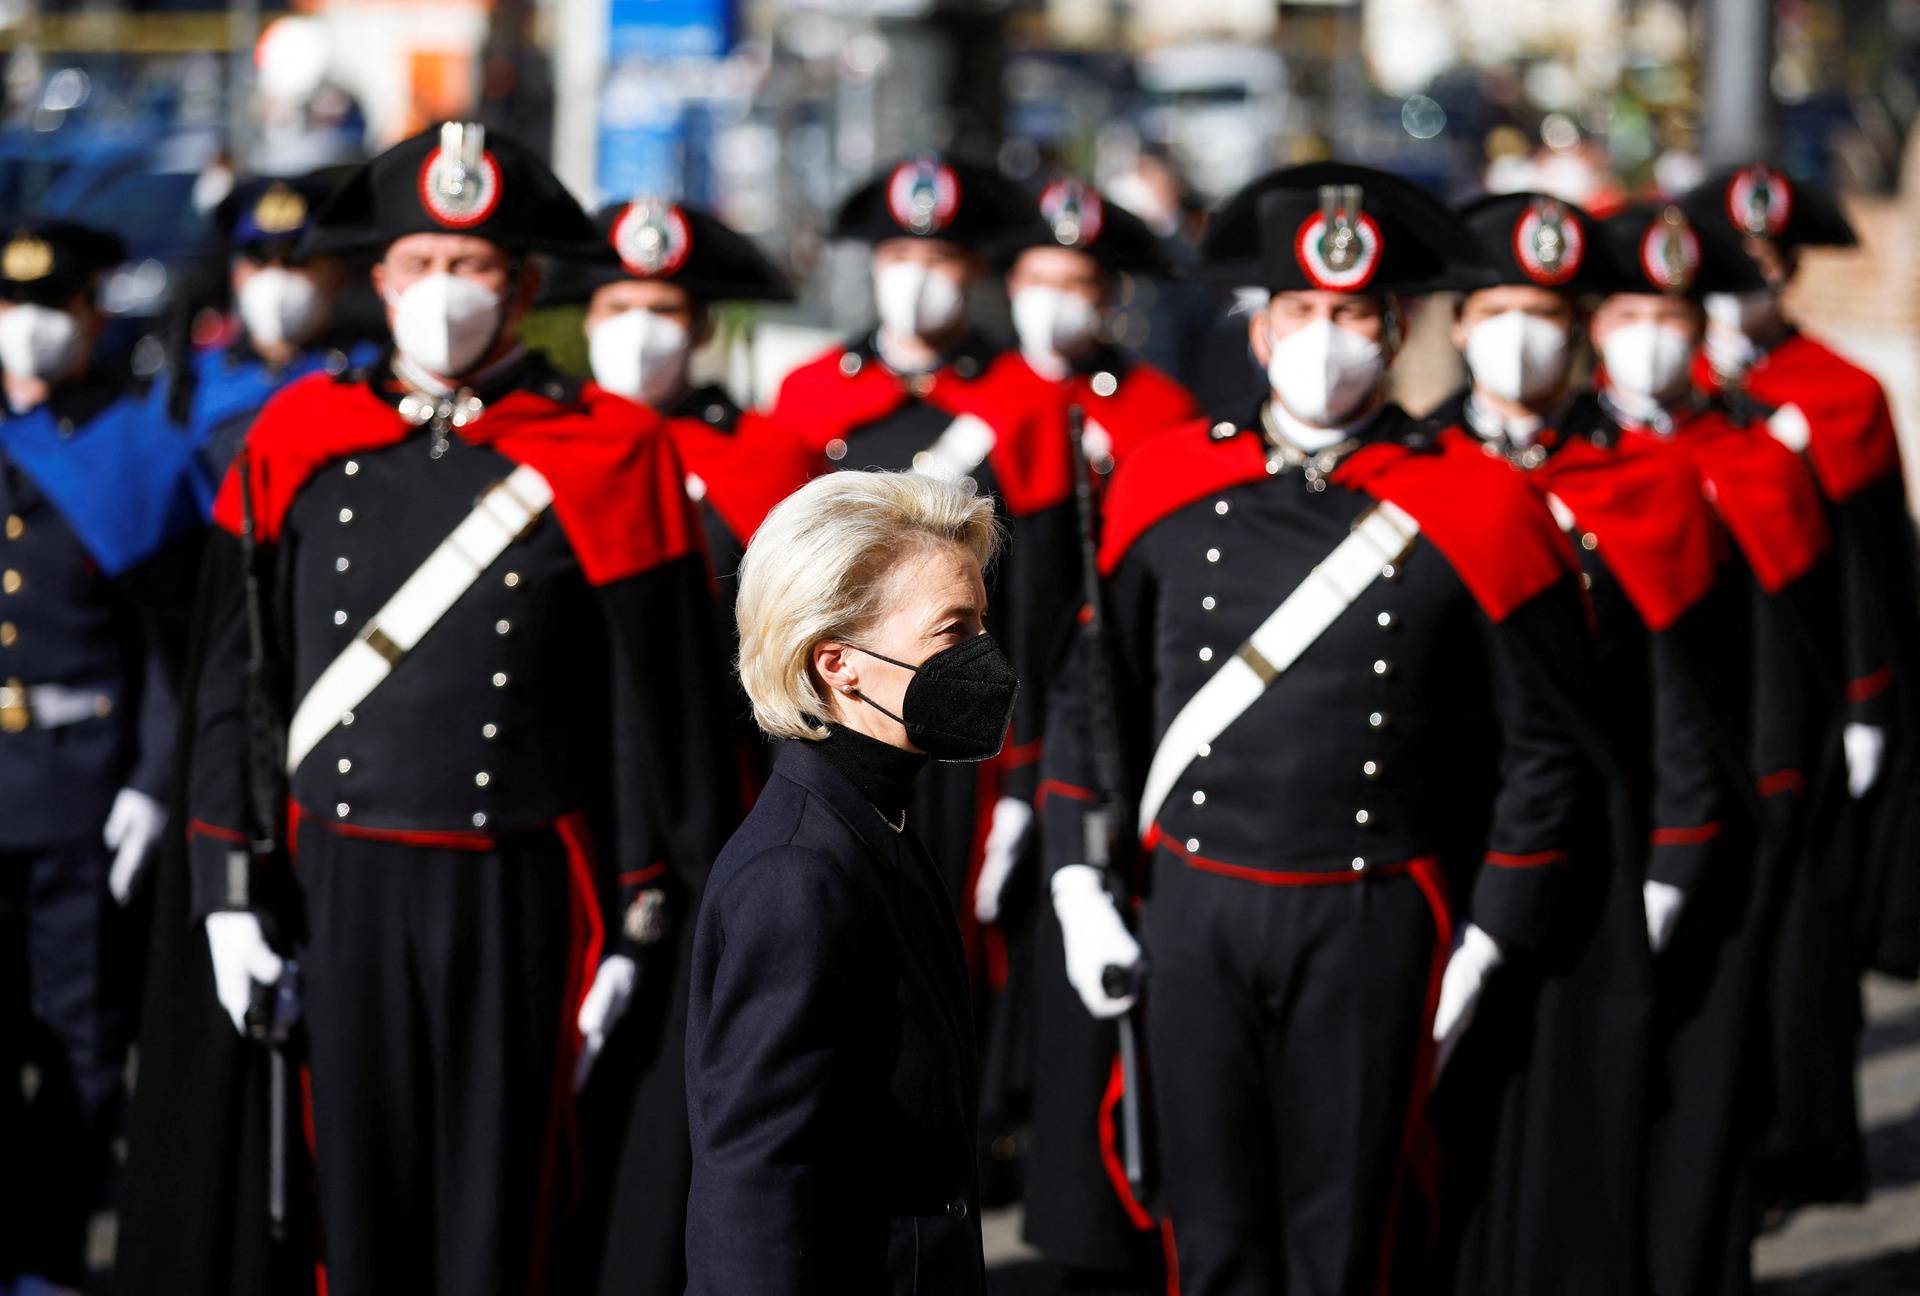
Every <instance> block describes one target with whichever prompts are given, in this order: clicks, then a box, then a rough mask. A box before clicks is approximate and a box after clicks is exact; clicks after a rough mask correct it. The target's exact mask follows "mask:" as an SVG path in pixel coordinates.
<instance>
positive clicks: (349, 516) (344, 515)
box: [340, 508, 353, 526]
mask: <svg viewBox="0 0 1920 1296" xmlns="http://www.w3.org/2000/svg"><path fill="white" fill-rule="evenodd" d="M351 521H353V510H352V509H350V508H343V509H341V510H340V525H341V526H345V525H346V524H347V523H349V522H351Z"/></svg>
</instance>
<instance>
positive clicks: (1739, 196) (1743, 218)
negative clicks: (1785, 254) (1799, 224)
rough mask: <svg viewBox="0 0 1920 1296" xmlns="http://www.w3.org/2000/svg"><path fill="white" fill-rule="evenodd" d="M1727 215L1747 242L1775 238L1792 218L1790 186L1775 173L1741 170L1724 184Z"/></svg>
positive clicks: (1760, 169) (1743, 168)
mask: <svg viewBox="0 0 1920 1296" xmlns="http://www.w3.org/2000/svg"><path fill="white" fill-rule="evenodd" d="M1727 215H1728V216H1730V217H1732V218H1733V227H1734V228H1735V229H1737V230H1739V231H1740V232H1741V233H1742V234H1745V235H1747V236H1748V237H1749V238H1767V239H1771V238H1779V237H1780V235H1781V234H1782V233H1783V232H1785V230H1786V228H1787V221H1788V219H1790V218H1791V217H1792V215H1793V186H1792V185H1791V184H1789V183H1787V178H1786V177H1785V176H1783V175H1781V174H1780V173H1779V172H1778V171H1774V170H1770V169H1768V168H1767V167H1763V166H1750V167H1742V168H1741V169H1740V170H1738V171H1736V172H1734V173H1733V179H1731V180H1729V181H1727Z"/></svg>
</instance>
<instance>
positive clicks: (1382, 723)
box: [1367, 711, 1387, 729]
mask: <svg viewBox="0 0 1920 1296" xmlns="http://www.w3.org/2000/svg"><path fill="white" fill-rule="evenodd" d="M1386 727H1387V713H1386V712H1385V711H1375V712H1372V713H1371V714H1369V715H1368V716H1367V728H1369V729H1385V728H1386Z"/></svg>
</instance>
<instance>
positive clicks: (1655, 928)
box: [1640, 881, 1687, 954]
mask: <svg viewBox="0 0 1920 1296" xmlns="http://www.w3.org/2000/svg"><path fill="white" fill-rule="evenodd" d="M1640 895H1641V898H1642V900H1643V901H1644V902H1645V904H1646V908H1647V945H1648V947H1649V948H1650V949H1652V950H1653V952H1654V953H1655V954H1658V953H1659V952H1660V951H1661V950H1663V949H1665V948H1666V947H1667V942H1668V941H1670V940H1672V939H1673V926H1674V924H1675V923H1677V922H1679V921H1680V910H1681V909H1683V908H1685V907H1686V903H1687V893H1686V892H1685V891H1682V890H1681V889H1680V888H1679V887H1677V886H1675V885H1673V883H1671V882H1654V881H1648V882H1645V883H1643V884H1642V885H1641V887H1640Z"/></svg>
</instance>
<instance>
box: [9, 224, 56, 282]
mask: <svg viewBox="0 0 1920 1296" xmlns="http://www.w3.org/2000/svg"><path fill="white" fill-rule="evenodd" d="M52 273H53V246H52V244H50V243H48V242H47V241H46V240H45V239H43V238H40V237H39V236H38V235H34V234H27V233H20V234H15V235H14V236H13V240H12V241H11V242H10V243H8V244H7V250H6V252H5V253H4V254H0V274H5V275H6V277H7V278H9V279H11V280H13V282H15V283H32V282H33V281H34V280H35V279H45V278H46V277H47V276H48V275H50V274H52Z"/></svg>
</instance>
